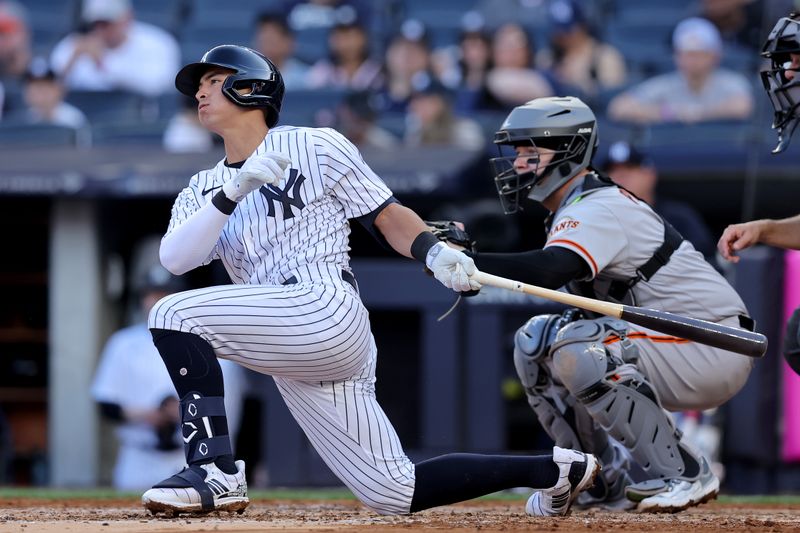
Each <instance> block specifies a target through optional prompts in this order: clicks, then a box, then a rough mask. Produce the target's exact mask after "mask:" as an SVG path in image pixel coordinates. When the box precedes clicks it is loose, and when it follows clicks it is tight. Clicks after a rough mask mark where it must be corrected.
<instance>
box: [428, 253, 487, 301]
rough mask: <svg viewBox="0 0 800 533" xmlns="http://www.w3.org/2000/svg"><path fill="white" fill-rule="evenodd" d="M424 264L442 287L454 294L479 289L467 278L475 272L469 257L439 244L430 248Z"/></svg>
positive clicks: (476, 283)
mask: <svg viewBox="0 0 800 533" xmlns="http://www.w3.org/2000/svg"><path fill="white" fill-rule="evenodd" d="M425 264H426V265H427V267H428V268H429V269H430V270H431V272H433V276H434V277H435V278H436V279H438V280H439V281H440V282H441V283H442V285H444V286H445V287H447V288H448V289H453V290H454V291H456V292H467V291H474V290H478V289H480V288H481V284H480V283H478V282H477V281H473V280H471V279H469V277H470V276H471V275H472V274H474V273H475V271H476V270H477V269H476V268H475V262H474V261H473V260H472V258H471V257H469V256H467V255H465V254H464V253H463V252H460V251H458V250H456V249H454V248H451V247H449V246H447V245H446V244H445V243H443V242H440V243H437V244H434V245H433V246H431V249H430V250H428V254H427V256H426V257H425Z"/></svg>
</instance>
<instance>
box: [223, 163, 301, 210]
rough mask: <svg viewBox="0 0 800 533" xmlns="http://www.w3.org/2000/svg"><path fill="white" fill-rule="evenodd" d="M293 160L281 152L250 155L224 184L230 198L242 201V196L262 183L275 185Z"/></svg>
mask: <svg viewBox="0 0 800 533" xmlns="http://www.w3.org/2000/svg"><path fill="white" fill-rule="evenodd" d="M291 162H292V160H291V159H289V158H288V157H286V156H285V155H284V154H282V153H280V152H264V153H263V154H258V155H254V156H250V157H249V158H248V159H247V161H245V162H244V165H242V168H240V169H239V172H238V173H237V174H236V175H235V176H234V177H233V178H232V179H230V180H228V181H227V182H225V184H224V185H223V186H222V191H223V192H224V193H225V196H227V197H228V199H229V200H233V201H234V202H241V201H242V198H244V197H245V196H247V195H248V194H250V193H251V192H253V191H255V190H256V189H258V188H260V187H261V186H262V185H275V184H276V183H278V182H279V181H280V180H281V178H282V177H283V171H284V170H286V168H287V167H288V166H289V163H291Z"/></svg>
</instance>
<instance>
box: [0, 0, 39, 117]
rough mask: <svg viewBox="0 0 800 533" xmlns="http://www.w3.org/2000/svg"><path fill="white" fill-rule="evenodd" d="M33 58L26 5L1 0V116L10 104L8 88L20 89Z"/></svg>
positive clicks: (15, 90)
mask: <svg viewBox="0 0 800 533" xmlns="http://www.w3.org/2000/svg"><path fill="white" fill-rule="evenodd" d="M30 60H31V33H30V29H29V27H28V22H27V13H26V11H25V8H23V7H22V5H21V4H19V3H18V2H13V1H11V0H0V119H2V118H3V112H4V110H5V108H6V107H7V106H6V104H7V102H6V92H7V91H8V92H9V93H10V94H13V93H15V92H17V91H18V90H19V86H20V84H21V82H22V77H23V75H24V73H25V69H26V68H27V67H28V63H29V62H30ZM9 100H13V98H9ZM11 105H12V106H13V103H12V104H11ZM10 111H13V109H11V110H10Z"/></svg>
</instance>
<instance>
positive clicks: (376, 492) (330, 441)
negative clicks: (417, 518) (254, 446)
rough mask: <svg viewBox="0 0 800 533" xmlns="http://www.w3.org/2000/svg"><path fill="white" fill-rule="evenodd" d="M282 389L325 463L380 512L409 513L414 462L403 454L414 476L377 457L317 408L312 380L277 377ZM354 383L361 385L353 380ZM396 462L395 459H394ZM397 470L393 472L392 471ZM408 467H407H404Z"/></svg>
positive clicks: (369, 399)
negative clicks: (309, 393)
mask: <svg viewBox="0 0 800 533" xmlns="http://www.w3.org/2000/svg"><path fill="white" fill-rule="evenodd" d="M276 384H277V385H278V387H279V389H280V390H281V393H282V394H283V397H284V399H285V400H286V404H287V406H288V407H289V409H290V411H291V412H292V414H293V415H294V416H295V419H296V420H297V421H298V423H299V424H300V425H301V426H302V427H303V429H304V430H305V431H306V434H307V435H308V437H309V440H311V442H312V443H313V444H314V447H315V448H316V449H317V450H318V451H319V452H320V456H321V457H322V458H323V460H324V461H325V463H326V464H327V465H328V466H329V467H330V468H331V469H332V470H334V471H335V472H336V473H337V474H338V475H339V477H340V478H341V479H342V481H344V482H345V484H346V485H347V486H348V487H349V488H350V489H351V490H352V491H353V492H354V493H355V494H356V495H357V496H358V497H359V499H361V500H362V501H364V502H365V503H367V504H368V505H370V506H371V507H373V508H374V509H375V510H377V511H378V512H384V513H398V512H399V513H407V512H408V509H409V507H410V505H411V497H412V495H413V485H414V478H413V465H412V464H411V462H410V461H409V460H408V459H407V458H405V456H403V457H402V458H401V459H399V460H400V462H401V463H403V464H404V466H406V465H408V466H410V468H411V471H412V476H411V477H409V476H405V475H401V474H400V473H399V472H397V471H396V470H397V469H395V468H387V465H388V464H389V462H388V461H384V460H380V461H378V460H376V458H375V456H374V453H372V451H371V450H370V451H369V453H366V452H367V451H368V450H367V447H366V443H364V442H362V441H361V440H360V439H353V435H352V432H347V431H343V428H342V427H341V425H340V424H336V423H335V422H334V420H336V419H333V420H332V419H331V417H330V415H329V414H327V416H326V413H324V412H321V411H319V410H318V409H317V408H316V403H315V402H314V400H316V396H317V395H314V398H308V396H307V394H302V393H307V389H308V387H309V386H310V385H309V384H304V383H301V382H289V383H287V382H286V380H277V379H276ZM353 385H354V387H356V386H358V385H360V384H356V383H353ZM323 389H324V388H323ZM360 396H361V398H362V400H363V401H364V402H369V403H375V399H374V396H370V395H369V394H368V393H361V394H360ZM393 464H394V463H393ZM393 470H394V472H393ZM405 470H406V471H408V468H407V467H406V469H405ZM398 492H401V493H403V494H405V495H406V498H405V501H403V502H402V503H400V502H398V501H397V499H398V498H397V495H398V494H397V493H398Z"/></svg>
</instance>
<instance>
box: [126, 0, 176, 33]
mask: <svg viewBox="0 0 800 533" xmlns="http://www.w3.org/2000/svg"><path fill="white" fill-rule="evenodd" d="M183 8H184V2H183V0H133V12H134V16H135V17H136V19H137V20H140V21H142V22H147V23H149V24H153V25H155V26H158V27H160V28H163V29H165V30H167V31H168V32H170V33H172V34H174V35H179V33H180V29H181V17H182V16H183V15H184V13H183Z"/></svg>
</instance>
